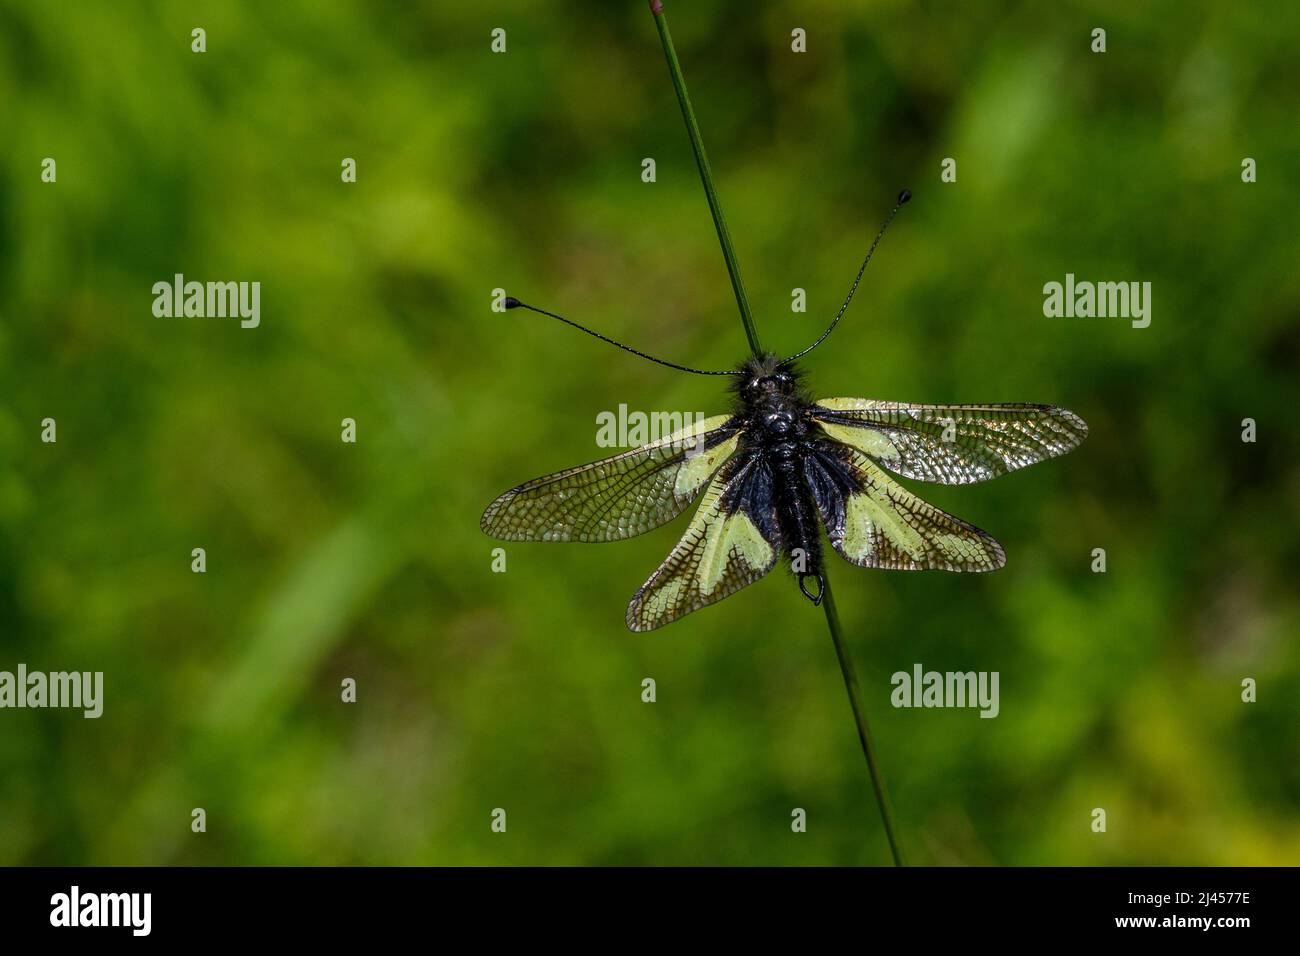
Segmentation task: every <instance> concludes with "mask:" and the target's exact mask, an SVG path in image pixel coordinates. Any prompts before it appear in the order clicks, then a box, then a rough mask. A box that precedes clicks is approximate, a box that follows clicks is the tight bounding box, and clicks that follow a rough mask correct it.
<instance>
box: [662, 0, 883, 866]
mask: <svg viewBox="0 0 1300 956" xmlns="http://www.w3.org/2000/svg"><path fill="white" fill-rule="evenodd" d="M650 12H651V13H653V14H654V18H655V26H657V27H658V28H659V40H660V41H661V42H662V43H663V47H664V56H665V57H666V58H667V60H668V72H669V73H671V74H672V78H673V87H674V88H675V89H676V90H677V102H678V104H680V106H681V108H682V119H684V120H685V121H686V132H687V134H688V135H689V136H690V138H691V147H692V149H694V150H695V165H696V166H698V167H699V170H700V181H701V182H702V183H703V184H704V195H705V196H707V197H708V200H709V210H710V211H711V212H712V213H713V225H714V226H715V227H716V228H717V230H718V242H719V243H720V244H721V245H722V257H723V258H724V259H726V260H727V273H728V274H729V275H730V276H731V288H732V291H734V292H735V293H736V305H737V306H738V307H739V308H740V320H741V321H742V322H743V323H744V325H745V337H746V338H747V339H749V348H750V351H751V352H753V353H754V355H756V356H757V355H761V354H762V348H761V347H760V346H759V344H758V329H757V328H756V327H755V326H754V314H753V312H752V311H751V310H750V308H749V297H748V296H747V295H746V294H745V283H744V282H743V281H742V280H741V278H740V263H739V262H738V261H737V260H736V250H735V249H733V248H732V247H731V235H730V233H728V232H727V220H726V218H725V217H724V216H723V215H722V205H721V204H720V203H719V202H718V190H717V189H716V188H715V187H714V185H713V171H712V170H711V169H710V168H709V157H708V156H707V155H706V154H705V152H704V139H703V137H702V136H701V135H700V126H699V124H698V123H697V122H696V121H695V111H694V110H693V109H691V98H690V95H689V94H688V93H687V92H686V78H685V77H684V76H682V65H681V64H680V63H679V62H678V61H677V51H676V50H674V49H673V38H672V35H671V34H670V33H669V32H668V19H667V18H666V17H665V16H664V5H663V2H662V0H650ZM822 589H823V590H822V608H823V609H824V610H825V612H826V625H827V627H829V628H830V632H831V640H832V641H833V642H834V644H835V656H836V657H838V658H839V662H840V671H841V672H842V673H843V674H844V687H845V689H846V690H848V692H849V705H850V706H851V707H852V708H853V720H854V722H855V723H856V724H857V726H858V739H859V740H860V741H861V743H862V753H863V755H864V756H865V757H866V758H867V770H868V771H869V772H870V774H871V786H872V787H873V788H874V789H875V791H876V803H877V804H878V805H879V806H880V818H881V820H883V821H884V824H885V836H887V837H888V838H889V849H890V852H892V853H893V855H894V864H895V865H896V866H906V865H907V860H906V857H904V856H903V848H902V845H901V844H900V843H899V842H898V832H897V830H898V828H897V827H896V826H895V824H894V811H893V808H892V807H891V806H890V803H889V791H888V790H887V789H886V788H885V779H884V777H883V776H882V775H881V773H880V765H879V763H878V762H877V760H876V746H875V742H874V741H873V740H872V737H871V728H870V727H869V726H868V725H867V714H866V711H865V710H864V709H863V707H862V689H861V688H860V687H859V686H858V677H857V674H856V673H855V672H854V670H853V662H852V661H851V660H850V659H849V654H848V650H847V649H846V648H845V646H844V633H843V630H842V628H841V627H840V616H839V612H838V611H836V609H835V598H834V596H833V595H832V594H831V584H830V580H829V579H828V578H827V577H826V575H825V574H824V573H823V575H822Z"/></svg>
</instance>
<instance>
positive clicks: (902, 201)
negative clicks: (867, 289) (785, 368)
mask: <svg viewBox="0 0 1300 956" xmlns="http://www.w3.org/2000/svg"><path fill="white" fill-rule="evenodd" d="M911 198H912V192H911V190H908V189H904V190H903V191H902V192H901V193H899V194H898V202H897V203H895V205H894V208H893V209H892V210H890V213H889V215H888V216H887V217H886V218H885V224H884V225H883V226H881V227H880V232H878V233H876V238H875V239H873V240H872V242H871V248H870V249H868V250H867V257H866V258H865V259H863V260H862V268H860V269H858V274H857V275H856V276H855V277H854V279H853V285H852V286H850V287H849V294H848V295H847V296H845V298H844V304H843V305H842V306H840V310H839V311H838V312H836V313H835V318H833V319H831V324H830V325H829V326H827V327H826V331H825V332H823V333H822V336H821V338H819V339H818V340H817V341H816V342H814V343H813V344H812V345H810V346H808V347H807V348H806V349H804V350H803V351H802V352H798V353H796V354H794V355H791V356H790V357H789V358H788V359H786V360H785V361H783V362H782V363H781V364H782V365H788V364H789V363H790V362H793V361H794V360H795V359H797V358H800V357H802V356H804V355H807V354H808V353H809V352H811V351H812V350H813V349H815V348H816V347H817V346H819V345H821V344H822V343H823V342H825V341H826V336H828V335H830V334H831V332H832V331H834V329H835V325H836V323H838V322H839V321H840V316H842V315H844V311H845V310H846V309H847V308H848V307H849V303H850V302H852V301H853V293H855V292H857V291H858V283H859V282H861V281H862V273H864V272H866V271H867V263H868V262H870V261H871V256H872V254H874V253H875V251H876V246H878V245H880V239H881V237H882V236H884V234H885V230H886V229H888V228H889V224H890V223H891V222H893V221H894V217H895V216H897V215H898V210H900V209H902V208H903V206H905V205H906V204H907V201H908V200H909V199H911Z"/></svg>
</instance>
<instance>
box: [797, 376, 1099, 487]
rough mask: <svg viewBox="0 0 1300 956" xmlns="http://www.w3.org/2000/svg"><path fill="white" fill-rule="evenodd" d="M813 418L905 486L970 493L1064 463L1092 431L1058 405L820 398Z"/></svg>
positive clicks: (829, 432)
mask: <svg viewBox="0 0 1300 956" xmlns="http://www.w3.org/2000/svg"><path fill="white" fill-rule="evenodd" d="M812 414H813V417H814V418H815V419H816V420H817V422H818V423H819V424H820V425H821V427H822V429H823V430H824V431H825V432H826V433H827V434H828V435H830V437H831V438H834V439H835V440H836V441H841V442H844V443H845V444H847V445H851V446H853V447H854V448H856V449H857V450H858V451H860V452H862V453H863V454H865V455H869V456H870V457H871V458H873V459H874V460H875V461H877V462H878V463H879V464H881V465H883V466H884V467H886V468H888V469H889V470H890V471H892V472H895V473H897V474H900V475H903V476H904V477H906V478H916V479H919V480H921V481H934V482H938V483H940V484H944V485H965V484H971V483H973V482H976V481H987V480H988V479H990V478H996V477H998V476H999V475H1005V474H1006V473H1007V472H1009V471H1015V470H1016V469H1017V468H1024V467H1025V466H1026V465H1032V464H1034V462H1038V461H1044V460H1046V459H1048V458H1055V457H1057V456H1058V455H1064V454H1065V453H1066V452H1068V451H1070V450H1071V449H1072V448H1075V447H1077V446H1078V445H1079V443H1080V442H1082V441H1083V439H1084V437H1085V436H1086V435H1087V434H1088V426H1087V424H1085V423H1084V421H1083V419H1082V418H1080V417H1079V416H1078V415H1076V414H1074V412H1071V411H1068V410H1066V409H1064V408H1057V407H1055V406H1053V405H1026V404H1011V405H907V404H904V403H902V402H882V401H875V400H872V399H867V398H823V399H819V400H818V401H817V403H816V404H815V405H813V408H812Z"/></svg>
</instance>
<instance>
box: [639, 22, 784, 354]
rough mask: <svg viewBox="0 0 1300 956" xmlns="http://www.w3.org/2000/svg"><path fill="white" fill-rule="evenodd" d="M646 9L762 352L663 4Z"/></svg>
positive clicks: (740, 301)
mask: <svg viewBox="0 0 1300 956" xmlns="http://www.w3.org/2000/svg"><path fill="white" fill-rule="evenodd" d="M650 11H651V12H652V13H653V14H654V18H655V26H657V27H658V28H659V40H660V42H662V43H663V45H664V56H665V57H667V59H668V72H669V73H671V74H672V77H673V87H674V88H675V89H676V90H677V102H678V103H679V104H680V105H681V108H682V119H684V120H685V121H686V132H687V134H688V135H689V136H690V138H691V148H692V149H693V150H694V151H695V165H696V166H698V167H699V170H700V181H701V182H703V183H704V195H705V196H707V197H708V200H709V211H710V212H712V213H713V225H714V227H715V228H716V229H717V230H718V242H719V243H721V245H722V257H723V258H724V259H726V260H727V274H728V275H729V276H731V289H732V291H733V292H735V293H736V305H737V306H738V307H739V308H740V321H741V322H743V323H744V324H745V337H746V338H747V339H749V350H750V351H751V352H753V353H754V355H756V356H758V355H762V354H763V349H762V346H760V345H759V343H758V329H757V328H756V327H755V326H754V313H753V311H752V310H751V309H750V307H749V296H748V295H747V294H746V293H745V282H744V280H743V279H741V277H740V263H739V262H738V261H737V260H736V250H735V249H733V248H732V247H731V233H729V232H728V231H727V220H726V217H724V216H723V215H722V205H721V203H719V202H718V190H717V188H716V187H715V186H714V185H713V170H712V169H710V167H709V157H708V155H707V154H706V153H705V152H704V139H703V137H702V136H700V125H699V123H697V122H695V110H693V109H691V97H690V95H689V94H688V93H687V92H686V78H685V77H684V76H682V65H681V64H680V63H679V62H677V51H676V50H675V49H673V38H672V34H670V33H669V32H668V18H667V17H665V16H664V6H663V3H661V2H660V0H651V2H650Z"/></svg>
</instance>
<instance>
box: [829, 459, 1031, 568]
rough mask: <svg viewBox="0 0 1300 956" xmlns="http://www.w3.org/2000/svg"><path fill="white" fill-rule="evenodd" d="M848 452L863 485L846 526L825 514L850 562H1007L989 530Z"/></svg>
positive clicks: (849, 503)
mask: <svg viewBox="0 0 1300 956" xmlns="http://www.w3.org/2000/svg"><path fill="white" fill-rule="evenodd" d="M848 454H849V455H850V457H851V467H852V470H853V473H854V476H855V477H856V478H857V479H858V482H859V483H860V484H861V486H862V490H861V491H857V492H854V493H853V494H850V495H849V496H848V497H847V498H846V499H845V501H844V516H843V522H842V526H841V525H840V523H839V521H838V519H837V516H834V515H827V514H825V513H823V518H824V519H825V521H826V530H827V534H828V535H829V537H830V541H831V546H832V547H833V548H834V549H835V550H836V551H838V552H839V554H840V556H841V557H843V558H844V559H845V560H846V561H851V562H853V563H854V564H857V565H861V566H862V567H867V568H888V569H890V570H895V571H920V570H943V571H994V570H996V569H998V568H1000V567H1002V565H1003V564H1005V563H1006V554H1005V553H1004V552H1003V551H1002V546H1001V545H999V544H998V543H997V542H996V541H994V540H993V538H992V537H990V536H989V535H988V534H986V533H985V532H983V531H981V530H980V529H979V528H976V527H975V526H974V525H970V524H967V523H966V522H965V521H962V520H961V519H960V518H954V517H953V516H952V515H950V514H948V513H947V512H945V511H940V510H939V509H938V508H936V507H934V505H931V504H928V503H927V502H924V501H922V500H921V499H920V498H918V497H916V496H915V495H913V494H912V493H911V492H909V491H907V490H906V489H905V488H903V487H902V486H901V485H899V484H898V483H897V482H896V481H894V480H893V479H892V478H890V477H889V476H888V475H886V474H885V473H884V472H883V471H882V470H881V469H880V468H879V467H877V466H876V465H875V464H874V463H873V462H872V461H871V460H870V459H868V458H867V457H866V456H865V455H861V454H858V453H856V452H849V453H848Z"/></svg>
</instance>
